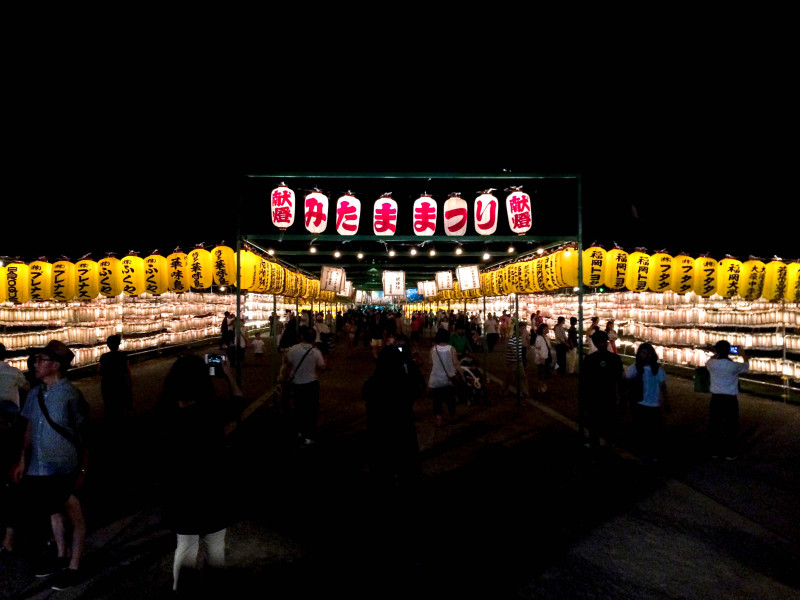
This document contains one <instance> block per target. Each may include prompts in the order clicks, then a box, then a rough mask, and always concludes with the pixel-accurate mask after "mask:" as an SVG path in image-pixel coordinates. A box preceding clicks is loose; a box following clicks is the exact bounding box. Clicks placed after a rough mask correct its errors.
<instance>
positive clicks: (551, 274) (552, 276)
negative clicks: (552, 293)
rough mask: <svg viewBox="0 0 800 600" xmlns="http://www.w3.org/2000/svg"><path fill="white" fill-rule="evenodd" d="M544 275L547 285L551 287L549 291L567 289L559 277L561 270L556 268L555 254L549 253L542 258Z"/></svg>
mask: <svg viewBox="0 0 800 600" xmlns="http://www.w3.org/2000/svg"><path fill="white" fill-rule="evenodd" d="M544 263H545V275H546V277H547V282H548V283H547V285H548V286H551V287H550V288H549V289H553V290H560V289H561V288H565V287H567V284H566V283H564V279H563V278H562V277H561V269H560V268H559V266H558V261H557V253H556V252H551V253H550V254H548V255H547V256H545V257H544Z"/></svg>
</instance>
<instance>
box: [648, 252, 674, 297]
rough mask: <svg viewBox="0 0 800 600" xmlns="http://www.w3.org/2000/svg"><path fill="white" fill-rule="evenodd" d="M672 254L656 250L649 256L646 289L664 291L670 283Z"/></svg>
mask: <svg viewBox="0 0 800 600" xmlns="http://www.w3.org/2000/svg"><path fill="white" fill-rule="evenodd" d="M672 268H673V262H672V256H671V255H669V254H667V253H666V252H656V253H655V254H653V255H652V256H651V257H650V265H649V271H648V273H647V289H648V290H650V291H651V292H659V293H660V292H666V291H668V290H669V286H670V284H671V283H672Z"/></svg>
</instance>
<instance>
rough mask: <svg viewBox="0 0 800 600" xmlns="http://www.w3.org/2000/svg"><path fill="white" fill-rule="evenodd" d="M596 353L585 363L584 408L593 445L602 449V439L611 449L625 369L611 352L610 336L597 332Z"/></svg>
mask: <svg viewBox="0 0 800 600" xmlns="http://www.w3.org/2000/svg"><path fill="white" fill-rule="evenodd" d="M592 343H593V344H594V345H595V347H596V348H597V351H596V352H592V353H591V354H589V355H587V356H586V358H584V360H583V369H582V370H581V376H582V377H583V378H584V379H583V383H584V385H583V386H582V390H583V394H584V406H585V408H586V417H587V425H588V427H589V445H590V447H591V448H592V450H595V451H596V450H598V449H600V440H601V438H602V439H603V440H605V442H606V443H605V446H606V448H609V447H610V445H611V443H612V442H613V440H614V433H615V427H616V416H617V405H618V402H619V397H620V393H621V390H622V382H623V373H624V368H623V366H622V359H621V358H620V357H619V355H617V354H614V353H613V352H611V351H609V349H608V335H607V334H606V332H605V331H597V332H595V334H594V335H593V336H592Z"/></svg>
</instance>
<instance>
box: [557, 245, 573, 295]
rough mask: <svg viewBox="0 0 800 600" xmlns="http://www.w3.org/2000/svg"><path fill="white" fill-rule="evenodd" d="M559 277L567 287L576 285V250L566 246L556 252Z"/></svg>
mask: <svg viewBox="0 0 800 600" xmlns="http://www.w3.org/2000/svg"><path fill="white" fill-rule="evenodd" d="M557 255H558V260H557V263H558V267H559V270H560V271H561V279H562V281H563V282H564V284H565V285H566V286H567V287H575V286H577V285H578V250H577V249H576V248H571V247H567V248H564V249H562V250H559V251H558V252H557Z"/></svg>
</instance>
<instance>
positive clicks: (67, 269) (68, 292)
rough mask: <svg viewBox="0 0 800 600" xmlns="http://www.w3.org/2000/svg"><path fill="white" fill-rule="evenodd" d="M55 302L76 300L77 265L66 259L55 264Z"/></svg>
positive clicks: (53, 282)
mask: <svg viewBox="0 0 800 600" xmlns="http://www.w3.org/2000/svg"><path fill="white" fill-rule="evenodd" d="M52 286H53V300H55V301H56V302H69V301H71V300H72V299H73V298H75V265H74V264H73V263H72V262H70V261H69V260H67V259H66V258H64V259H61V260H57V261H56V262H54V263H53V271H52Z"/></svg>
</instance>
